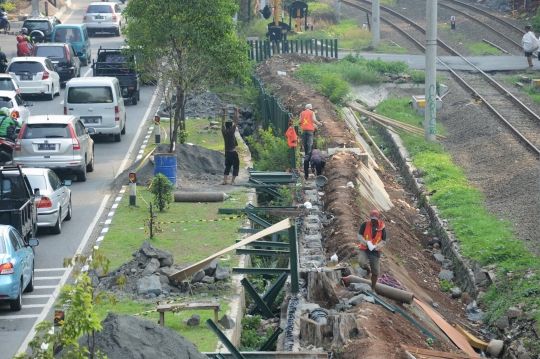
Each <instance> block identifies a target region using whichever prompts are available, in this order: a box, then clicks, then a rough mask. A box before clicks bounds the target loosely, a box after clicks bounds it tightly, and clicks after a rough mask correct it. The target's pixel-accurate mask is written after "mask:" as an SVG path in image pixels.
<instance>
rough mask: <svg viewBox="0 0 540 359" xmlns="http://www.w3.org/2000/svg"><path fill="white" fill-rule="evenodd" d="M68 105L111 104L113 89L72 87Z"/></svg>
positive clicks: (106, 87) (104, 87) (69, 92)
mask: <svg viewBox="0 0 540 359" xmlns="http://www.w3.org/2000/svg"><path fill="white" fill-rule="evenodd" d="M67 102H68V103H111V102H113V94H112V89H111V88H110V87H109V86H99V87H98V86H96V87H70V89H69V91H68V100H67Z"/></svg>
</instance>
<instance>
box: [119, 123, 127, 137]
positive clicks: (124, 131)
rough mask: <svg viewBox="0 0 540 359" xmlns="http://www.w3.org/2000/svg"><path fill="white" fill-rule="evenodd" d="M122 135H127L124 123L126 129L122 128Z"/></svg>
mask: <svg viewBox="0 0 540 359" xmlns="http://www.w3.org/2000/svg"><path fill="white" fill-rule="evenodd" d="M120 134H122V135H125V134H126V124H125V123H124V127H123V128H122V132H120Z"/></svg>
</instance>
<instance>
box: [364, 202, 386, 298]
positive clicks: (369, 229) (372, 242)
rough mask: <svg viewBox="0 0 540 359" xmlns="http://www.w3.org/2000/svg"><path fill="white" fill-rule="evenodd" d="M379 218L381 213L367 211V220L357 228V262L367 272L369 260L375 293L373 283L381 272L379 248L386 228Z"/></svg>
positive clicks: (373, 283) (372, 287)
mask: <svg viewBox="0 0 540 359" xmlns="http://www.w3.org/2000/svg"><path fill="white" fill-rule="evenodd" d="M380 218H381V214H380V213H379V211H377V210H376V209H374V210H373V211H371V212H370V213H369V221H365V222H363V223H362V224H361V225H360V229H359V230H358V240H359V241H360V254H359V255H358V264H359V265H360V267H362V268H364V269H366V270H367V271H368V273H369V268H368V266H367V264H368V261H369V266H370V267H371V290H372V291H373V293H375V285H376V284H377V280H378V278H379V274H380V273H381V266H380V257H381V249H382V247H384V246H385V245H386V228H385V226H384V222H383V221H381V220H380Z"/></svg>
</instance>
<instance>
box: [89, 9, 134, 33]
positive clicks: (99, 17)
mask: <svg viewBox="0 0 540 359" xmlns="http://www.w3.org/2000/svg"><path fill="white" fill-rule="evenodd" d="M83 23H84V24H86V27H87V28H88V34H89V35H90V36H92V35H94V34H95V33H97V32H112V33H113V34H114V35H115V36H120V31H121V30H122V29H123V28H124V27H125V26H126V22H125V20H124V17H123V16H122V10H121V9H120V6H119V5H118V4H111V3H108V2H93V3H91V4H90V5H89V6H88V7H87V8H86V14H84V16H83Z"/></svg>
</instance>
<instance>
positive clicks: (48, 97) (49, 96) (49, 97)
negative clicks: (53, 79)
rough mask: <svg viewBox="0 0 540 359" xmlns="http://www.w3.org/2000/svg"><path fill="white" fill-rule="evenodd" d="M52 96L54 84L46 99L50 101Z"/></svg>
mask: <svg viewBox="0 0 540 359" xmlns="http://www.w3.org/2000/svg"><path fill="white" fill-rule="evenodd" d="M53 98H54V85H53V87H52V90H51V93H50V95H47V100H49V101H52V100H53Z"/></svg>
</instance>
